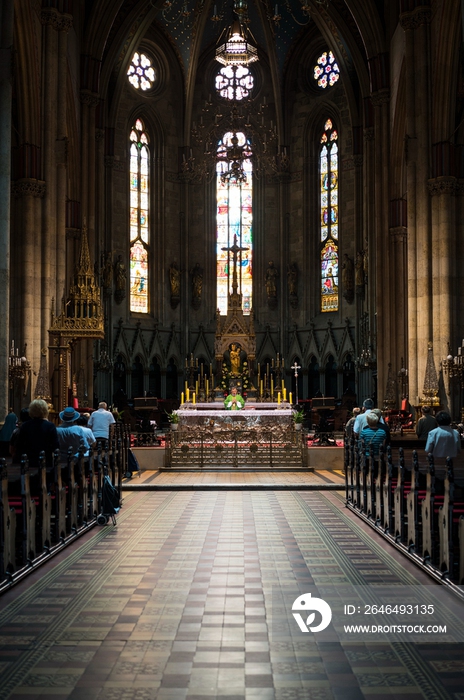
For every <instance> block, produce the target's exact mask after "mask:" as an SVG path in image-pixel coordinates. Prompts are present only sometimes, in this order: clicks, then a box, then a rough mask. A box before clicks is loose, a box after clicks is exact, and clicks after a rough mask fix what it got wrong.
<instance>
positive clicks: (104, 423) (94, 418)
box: [87, 401, 116, 440]
mask: <svg viewBox="0 0 464 700" xmlns="http://www.w3.org/2000/svg"><path fill="white" fill-rule="evenodd" d="M113 423H116V421H115V420H114V416H113V414H112V413H111V411H108V406H107V404H106V403H105V402H104V401H100V403H99V404H98V410H97V411H94V412H93V413H92V415H91V416H90V418H89V422H88V423H87V426H88V427H89V428H90V429H91V431H92V432H93V434H94V435H95V437H96V438H97V440H109V438H110V425H112V424H113Z"/></svg>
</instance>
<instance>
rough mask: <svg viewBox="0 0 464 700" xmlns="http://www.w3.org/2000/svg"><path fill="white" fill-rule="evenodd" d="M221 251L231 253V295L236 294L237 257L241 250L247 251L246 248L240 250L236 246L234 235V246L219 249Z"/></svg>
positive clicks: (235, 236)
mask: <svg viewBox="0 0 464 700" xmlns="http://www.w3.org/2000/svg"><path fill="white" fill-rule="evenodd" d="M221 250H227V251H228V252H229V253H232V255H233V265H234V269H233V273H232V295H233V296H234V295H236V294H237V289H238V281H237V255H238V253H241V252H242V250H243V251H244V250H248V248H242V247H241V246H239V245H237V234H234V245H231V246H230V248H221Z"/></svg>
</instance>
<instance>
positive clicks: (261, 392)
mask: <svg viewBox="0 0 464 700" xmlns="http://www.w3.org/2000/svg"><path fill="white" fill-rule="evenodd" d="M259 393H260V395H261V396H262V395H263V380H262V379H261V385H260V387H259Z"/></svg>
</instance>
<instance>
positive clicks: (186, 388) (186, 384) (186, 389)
mask: <svg viewBox="0 0 464 700" xmlns="http://www.w3.org/2000/svg"><path fill="white" fill-rule="evenodd" d="M187 392H188V383H187V380H185V395H186V396H187ZM187 401H188V397H187Z"/></svg>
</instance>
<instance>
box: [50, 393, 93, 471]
mask: <svg viewBox="0 0 464 700" xmlns="http://www.w3.org/2000/svg"><path fill="white" fill-rule="evenodd" d="M78 418H80V413H79V412H78V411H76V410H75V409H74V408H73V407H72V406H67V408H65V409H64V411H61V413H60V420H61V425H59V426H58V428H57V431H56V432H57V433H58V441H59V443H60V456H61V461H62V462H65V461H66V460H67V459H68V450H69V448H70V447H71V448H72V452H73V457H74V459H77V458H78V457H79V447H80V446H81V443H82V444H83V445H84V448H85V452H84V456H85V457H88V456H89V454H90V448H91V447H92V445H94V444H95V442H96V440H95V436H94V434H93V433H92V431H91V430H89V429H88V428H85V429H84V428H83V427H82V426H81V425H77V424H76V421H77V420H78Z"/></svg>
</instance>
